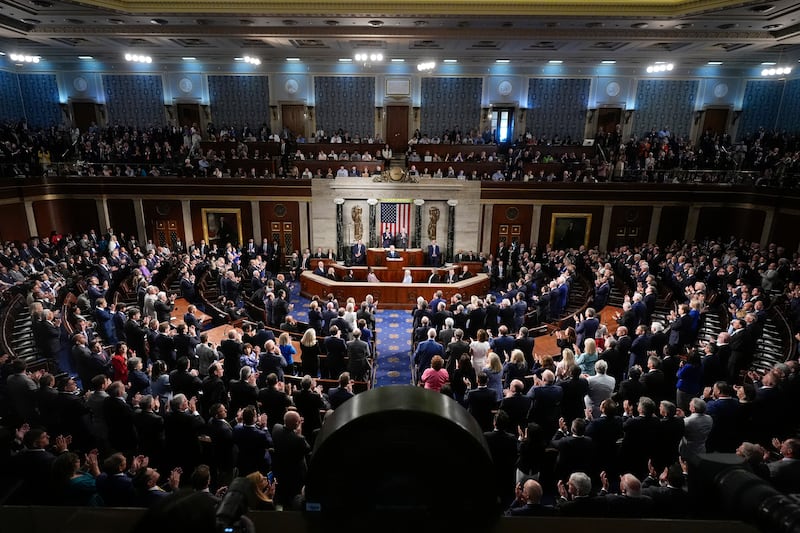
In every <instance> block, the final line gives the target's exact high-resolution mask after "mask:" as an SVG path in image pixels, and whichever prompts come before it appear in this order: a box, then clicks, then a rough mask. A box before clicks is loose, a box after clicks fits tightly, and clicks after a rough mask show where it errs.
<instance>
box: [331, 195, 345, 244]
mask: <svg viewBox="0 0 800 533" xmlns="http://www.w3.org/2000/svg"><path fill="white" fill-rule="evenodd" d="M333 203H335V204H336V246H337V250H336V256H337V257H343V256H344V198H334V199H333Z"/></svg>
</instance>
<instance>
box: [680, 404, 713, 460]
mask: <svg viewBox="0 0 800 533" xmlns="http://www.w3.org/2000/svg"><path fill="white" fill-rule="evenodd" d="M689 411H690V412H691V413H692V414H691V415H689V416H687V417H685V418H684V419H683V424H684V429H685V432H684V435H683V438H682V439H681V443H680V446H679V447H678V451H679V452H680V454H681V457H683V458H684V459H686V460H689V458H692V457H695V456H696V455H697V454H699V453H705V452H706V440H707V439H708V435H709V434H710V433H711V427H712V426H713V424H714V420H713V419H712V418H711V417H710V416H709V415H707V414H706V402H705V400H702V399H700V398H692V400H691V401H690V402H689Z"/></svg>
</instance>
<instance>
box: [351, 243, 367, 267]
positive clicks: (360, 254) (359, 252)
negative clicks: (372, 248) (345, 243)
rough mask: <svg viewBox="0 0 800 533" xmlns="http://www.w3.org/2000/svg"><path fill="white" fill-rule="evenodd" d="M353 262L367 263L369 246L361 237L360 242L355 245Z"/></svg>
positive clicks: (355, 263)
mask: <svg viewBox="0 0 800 533" xmlns="http://www.w3.org/2000/svg"><path fill="white" fill-rule="evenodd" d="M353 264H354V265H366V264H367V247H366V246H364V241H362V240H361V239H359V240H358V242H357V243H355V244H354V245H353Z"/></svg>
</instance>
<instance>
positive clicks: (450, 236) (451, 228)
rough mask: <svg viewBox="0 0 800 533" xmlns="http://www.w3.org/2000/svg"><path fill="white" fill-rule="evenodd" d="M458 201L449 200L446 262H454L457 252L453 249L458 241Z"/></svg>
mask: <svg viewBox="0 0 800 533" xmlns="http://www.w3.org/2000/svg"><path fill="white" fill-rule="evenodd" d="M457 205H458V200H447V248H446V251H445V261H446V262H447V263H452V262H453V255H454V254H455V250H453V247H454V245H455V241H456V206H457Z"/></svg>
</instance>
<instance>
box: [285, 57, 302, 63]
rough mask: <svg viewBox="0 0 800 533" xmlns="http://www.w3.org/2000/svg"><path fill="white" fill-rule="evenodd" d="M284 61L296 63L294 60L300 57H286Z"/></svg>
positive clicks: (296, 60) (298, 59)
mask: <svg viewBox="0 0 800 533" xmlns="http://www.w3.org/2000/svg"><path fill="white" fill-rule="evenodd" d="M286 61H291V62H293V63H296V62H298V61H300V58H299V57H287V58H286Z"/></svg>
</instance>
